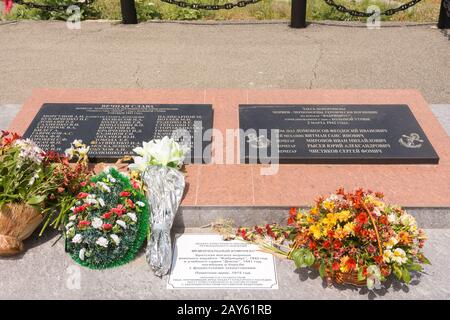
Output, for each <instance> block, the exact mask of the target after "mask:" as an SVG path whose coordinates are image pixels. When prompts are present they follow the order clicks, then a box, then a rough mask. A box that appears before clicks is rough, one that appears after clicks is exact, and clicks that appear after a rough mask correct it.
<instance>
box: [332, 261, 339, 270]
mask: <svg viewBox="0 0 450 320" xmlns="http://www.w3.org/2000/svg"><path fill="white" fill-rule="evenodd" d="M340 267H341V265H340V264H339V262H336V261H335V262H333V266H332V268H333V271H339V269H340Z"/></svg>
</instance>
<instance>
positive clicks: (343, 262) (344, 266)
mask: <svg viewBox="0 0 450 320" xmlns="http://www.w3.org/2000/svg"><path fill="white" fill-rule="evenodd" d="M348 259H350V258H349V257H348V256H343V257H342V258H341V267H340V270H341V272H344V273H345V272H349V271H350V270H349V268H348V266H347V263H346V262H347V261H348Z"/></svg>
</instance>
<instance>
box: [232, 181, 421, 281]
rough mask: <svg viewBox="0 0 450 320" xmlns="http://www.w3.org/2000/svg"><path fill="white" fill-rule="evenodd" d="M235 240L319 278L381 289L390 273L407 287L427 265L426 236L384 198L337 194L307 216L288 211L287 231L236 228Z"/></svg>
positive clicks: (361, 192) (360, 193)
mask: <svg viewBox="0 0 450 320" xmlns="http://www.w3.org/2000/svg"><path fill="white" fill-rule="evenodd" d="M237 235H238V237H240V238H242V239H244V240H247V241H253V242H257V243H260V244H262V246H263V247H264V248H265V249H268V250H271V251H272V252H275V253H277V254H280V255H283V256H285V257H288V258H290V259H292V260H294V262H295V265H296V266H297V267H298V268H299V267H311V266H314V267H316V268H318V270H319V273H320V276H321V277H322V278H327V279H328V280H335V281H336V282H338V283H350V284H357V285H364V284H365V285H367V287H368V288H369V289H373V288H379V287H380V285H381V282H382V281H384V280H386V278H387V277H388V276H389V275H390V274H391V273H393V274H394V275H395V276H396V277H397V278H398V279H399V280H401V281H403V282H405V283H409V282H410V280H411V271H415V272H420V271H421V270H422V264H429V263H430V262H429V261H428V259H427V258H426V257H425V256H424V254H423V252H422V249H423V246H424V243H425V240H426V235H425V232H424V231H423V230H422V229H419V228H418V226H417V223H416V220H415V218H414V217H413V216H411V215H410V214H408V213H407V212H406V211H405V210H403V209H402V208H400V207H398V206H391V205H387V204H386V203H385V202H384V201H383V194H381V193H373V192H371V191H364V190H362V189H359V190H356V191H354V192H345V191H344V190H343V189H339V190H338V191H337V192H336V193H335V194H332V195H330V196H328V197H320V198H319V199H317V201H316V202H315V205H314V206H313V207H312V208H310V209H309V210H299V209H296V208H292V209H291V210H290V213H289V218H288V226H287V227H281V226H278V225H266V226H265V227H255V228H252V229H249V228H239V229H238V230H237Z"/></svg>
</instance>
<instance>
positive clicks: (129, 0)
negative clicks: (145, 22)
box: [120, 0, 138, 24]
mask: <svg viewBox="0 0 450 320" xmlns="http://www.w3.org/2000/svg"><path fill="white" fill-rule="evenodd" d="M120 8H121V9H122V22H123V23H124V24H136V23H138V21H137V13H136V4H135V3H134V0H120Z"/></svg>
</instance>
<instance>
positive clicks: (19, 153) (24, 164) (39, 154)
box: [0, 131, 59, 208]
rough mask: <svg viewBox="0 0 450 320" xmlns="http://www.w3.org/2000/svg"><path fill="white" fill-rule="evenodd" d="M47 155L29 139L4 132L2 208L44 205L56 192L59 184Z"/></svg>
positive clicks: (0, 154)
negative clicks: (7, 204) (14, 205)
mask: <svg viewBox="0 0 450 320" xmlns="http://www.w3.org/2000/svg"><path fill="white" fill-rule="evenodd" d="M53 168H54V165H52V164H51V163H50V162H49V161H47V157H46V154H45V153H44V152H43V151H42V150H41V149H40V148H39V147H38V146H36V144H34V142H33V141H31V140H29V139H21V137H20V136H19V135H18V134H16V133H9V132H6V131H2V134H1V138H0V172H1V175H0V208H1V207H2V206H3V205H5V204H6V203H12V202H13V203H26V204H29V205H36V206H37V205H40V204H42V203H43V202H44V201H45V200H46V199H47V197H48V196H49V194H51V193H53V192H57V188H58V186H59V181H58V180H57V177H55V176H54V175H53Z"/></svg>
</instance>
